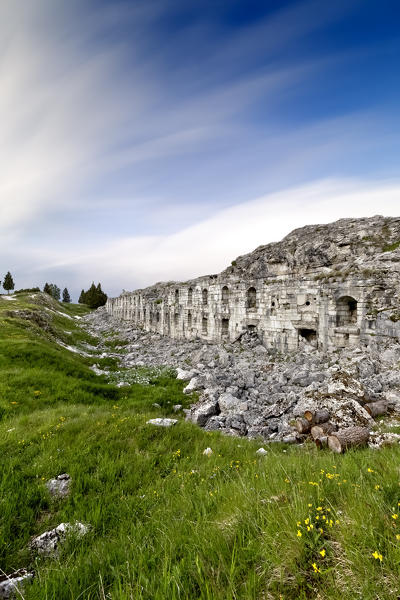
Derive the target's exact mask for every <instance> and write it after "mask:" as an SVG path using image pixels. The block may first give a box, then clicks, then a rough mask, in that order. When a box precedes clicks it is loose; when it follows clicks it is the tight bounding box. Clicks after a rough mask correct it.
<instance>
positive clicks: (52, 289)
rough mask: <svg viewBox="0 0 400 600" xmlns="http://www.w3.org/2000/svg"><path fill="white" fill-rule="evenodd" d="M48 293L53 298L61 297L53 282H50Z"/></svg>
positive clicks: (58, 298)
mask: <svg viewBox="0 0 400 600" xmlns="http://www.w3.org/2000/svg"><path fill="white" fill-rule="evenodd" d="M50 294H51V296H53V298H54V300H60V298H61V290H60V288H59V287H58V285H56V284H55V283H51V284H50Z"/></svg>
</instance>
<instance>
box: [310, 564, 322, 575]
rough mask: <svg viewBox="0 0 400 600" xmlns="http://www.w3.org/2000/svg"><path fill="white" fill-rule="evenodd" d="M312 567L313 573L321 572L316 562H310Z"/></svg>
mask: <svg viewBox="0 0 400 600" xmlns="http://www.w3.org/2000/svg"><path fill="white" fill-rule="evenodd" d="M312 568H313V569H314V573H321V570H320V569H319V568H318V567H317V565H316V563H313V564H312Z"/></svg>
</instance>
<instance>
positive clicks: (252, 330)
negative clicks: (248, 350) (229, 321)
mask: <svg viewBox="0 0 400 600" xmlns="http://www.w3.org/2000/svg"><path fill="white" fill-rule="evenodd" d="M256 329H257V326H256V325H247V331H248V332H249V333H255V331H256Z"/></svg>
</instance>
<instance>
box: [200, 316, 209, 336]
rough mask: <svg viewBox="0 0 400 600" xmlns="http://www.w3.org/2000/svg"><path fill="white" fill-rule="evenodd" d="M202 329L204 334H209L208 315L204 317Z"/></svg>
mask: <svg viewBox="0 0 400 600" xmlns="http://www.w3.org/2000/svg"><path fill="white" fill-rule="evenodd" d="M201 331H202V333H203V334H204V335H207V332H208V319H207V317H203V319H202V322H201Z"/></svg>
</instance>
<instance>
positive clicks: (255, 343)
mask: <svg viewBox="0 0 400 600" xmlns="http://www.w3.org/2000/svg"><path fill="white" fill-rule="evenodd" d="M84 323H85V324H86V327H88V329H89V331H90V332H91V333H93V334H94V335H96V336H98V337H100V338H101V337H102V336H104V339H107V340H109V338H110V335H112V334H114V335H116V336H117V337H118V338H120V339H125V340H127V342H128V343H127V345H125V346H124V352H123V353H122V352H121V353H120V354H119V353H118V351H115V352H113V353H111V354H110V356H113V357H115V358H118V359H119V360H120V361H121V362H120V364H121V366H122V367H124V371H123V372H121V378H123V379H124V380H126V379H127V372H129V370H130V369H131V370H132V371H131V372H132V373H133V374H134V373H136V367H138V366H139V367H142V366H143V365H146V366H147V367H151V368H154V369H160V368H161V366H164V365H168V366H170V367H173V368H174V369H176V371H175V372H176V373H177V374H178V376H179V377H180V379H181V380H182V381H185V382H186V386H188V385H189V386H190V388H191V389H192V390H196V391H195V392H194V395H193V396H189V397H193V402H194V403H193V405H192V407H191V408H190V410H188V411H187V414H186V418H187V419H188V420H190V421H192V422H193V423H195V424H196V425H199V426H201V427H204V428H205V429H207V430H210V431H215V430H218V431H221V432H224V433H226V434H229V435H235V436H239V435H245V436H248V437H253V438H254V437H259V436H260V437H262V438H264V439H266V440H270V441H273V440H276V441H286V442H288V443H292V442H296V441H304V439H305V438H304V436H302V435H301V434H298V433H296V432H295V431H294V429H293V423H294V421H295V420H296V419H297V418H300V417H303V416H304V412H305V411H307V410H312V411H321V410H324V409H326V410H328V411H329V414H330V415H331V417H330V420H331V421H332V423H333V424H334V425H335V426H336V428H337V429H343V428H345V427H350V426H360V427H365V426H367V427H376V423H375V422H374V421H373V420H372V418H371V416H370V415H369V413H368V412H367V410H365V409H364V405H365V404H368V403H371V402H375V401H378V400H385V402H387V405H388V408H389V411H390V413H391V414H392V415H394V417H396V415H399V416H400V369H399V365H400V344H398V343H397V342H395V341H391V340H388V341H387V342H386V343H384V342H382V343H380V344H379V345H378V344H375V343H371V344H369V345H368V346H367V347H365V348H358V347H356V348H351V347H349V348H344V349H342V350H337V349H333V350H326V351H322V350H319V349H317V348H315V347H313V346H310V345H308V344H305V345H303V346H302V350H301V352H298V351H293V352H288V353H286V354H282V353H280V352H277V351H274V350H266V348H265V347H264V346H263V345H262V344H261V343H260V339H259V338H258V336H257V334H256V333H246V334H244V335H243V336H241V338H240V339H238V340H237V341H236V342H229V341H226V342H224V343H223V344H221V343H204V341H203V340H199V339H197V340H182V339H171V338H169V337H166V336H162V335H160V334H157V333H152V332H147V331H144V330H143V329H137V328H136V327H135V326H134V324H132V323H131V322H129V321H122V320H120V319H116V318H114V317H112V316H111V315H109V314H108V313H107V312H106V310H105V309H104V308H103V309H99V310H97V311H95V312H94V313H91V314H90V315H88V316H87V317H85V320H84ZM126 369H128V371H126ZM140 372H141V371H140V369H138V373H140ZM115 377H118V373H117V374H116V375H115V374H113V378H115ZM140 377H141V378H143V375H140ZM193 380H195V382H194V383H192V385H190V384H191V382H193ZM171 409H172V404H171ZM390 419H392V422H393V423H395V424H398V421H396V420H395V418H393V416H391V417H390ZM393 426H394V425H393ZM377 433H378V432H377ZM386 438H387V436H386ZM386 438H385V437H383V438H380V439H382V440H383V439H386ZM376 439H378V438H377V436H373V435H371V443H372V441H373V442H374V443H375V441H376ZM393 439H394V438H393Z"/></svg>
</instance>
